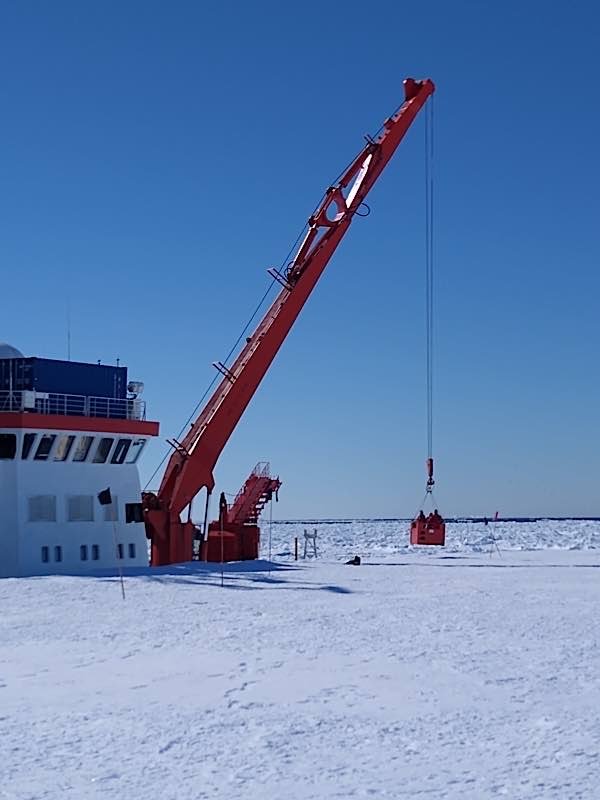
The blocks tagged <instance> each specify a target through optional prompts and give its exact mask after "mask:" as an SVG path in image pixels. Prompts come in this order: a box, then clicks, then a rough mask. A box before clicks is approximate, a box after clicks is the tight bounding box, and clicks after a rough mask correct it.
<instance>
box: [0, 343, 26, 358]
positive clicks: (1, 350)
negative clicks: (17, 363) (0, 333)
mask: <svg viewBox="0 0 600 800" xmlns="http://www.w3.org/2000/svg"><path fill="white" fill-rule="evenodd" d="M0 358H25V356H24V355H23V353H22V352H21V351H20V350H17V348H16V347H13V346H12V345H11V344H8V343H7V342H0Z"/></svg>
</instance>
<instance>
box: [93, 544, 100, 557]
mask: <svg viewBox="0 0 600 800" xmlns="http://www.w3.org/2000/svg"><path fill="white" fill-rule="evenodd" d="M99 558H100V546H99V545H97V544H93V545H92V561H98V559H99Z"/></svg>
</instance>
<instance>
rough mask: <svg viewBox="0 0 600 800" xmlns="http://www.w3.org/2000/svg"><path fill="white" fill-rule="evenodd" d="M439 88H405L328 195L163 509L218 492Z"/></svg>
mask: <svg viewBox="0 0 600 800" xmlns="http://www.w3.org/2000/svg"><path fill="white" fill-rule="evenodd" d="M434 90H435V86H434V84H433V82H432V81H431V80H429V79H427V80H422V81H416V80H413V79H412V78H408V79H406V80H405V81H404V93H405V100H404V102H403V104H402V105H401V107H400V108H399V109H398V111H397V112H396V113H395V114H393V115H392V116H391V117H389V118H388V119H387V120H386V121H385V122H384V124H383V128H382V131H381V133H380V134H379V135H378V136H377V137H376V138H375V139H371V138H368V139H367V143H366V144H365V146H364V147H363V149H362V150H361V152H360V153H359V154H358V156H357V157H356V158H355V160H354V161H353V162H352V164H351V165H350V166H349V167H348V169H347V170H346V172H345V173H344V174H343V175H342V177H341V178H340V179H339V181H338V183H337V184H336V185H335V186H331V187H330V188H329V189H327V191H326V193H325V197H324V199H323V201H322V203H321V205H320V206H319V207H318V208H317V210H316V211H315V213H314V214H313V215H312V216H311V217H310V219H309V221H308V232H307V234H306V236H305V238H304V241H303V242H302V244H301V245H300V248H299V250H298V252H297V253H296V256H295V257H294V259H293V261H292V262H291V264H290V265H289V266H288V268H287V269H286V271H285V272H284V273H282V274H281V273H273V272H271V274H274V275H275V277H276V278H277V279H278V280H279V282H280V283H281V284H282V289H281V291H280V293H279V295H278V296H277V298H276V299H275V301H274V303H273V304H272V305H271V307H270V308H269V310H268V311H267V313H266V314H265V316H264V317H263V319H262V321H261V322H260V323H259V325H258V327H257V328H256V330H255V331H254V333H253V334H252V336H251V337H250V338H249V339H248V340H247V344H246V346H245V347H244V348H243V349H242V351H241V352H240V354H239V355H238V356H237V358H236V359H235V361H234V362H233V364H232V365H231V367H229V368H225V367H223V365H219V366H220V367H221V369H222V372H223V374H224V377H223V380H222V381H221V382H220V383H219V385H218V387H217V388H216V390H215V392H214V393H213V394H212V396H211V397H210V399H209V400H208V402H207V403H206V405H205V406H204V409H203V410H202V411H201V413H200V415H199V416H198V418H197V419H196V421H195V422H194V423H193V424H192V426H191V428H190V430H189V431H188V433H187V434H186V436H185V437H184V439H183V440H182V441H181V443H180V444H181V446H180V447H178V448H177V449H176V450H175V451H174V452H173V453H172V455H171V458H170V460H169V463H168V465H167V468H166V470H165V474H164V477H163V479H162V483H161V486H160V489H159V492H158V499H159V501H160V504H161V506H162V507H163V508H165V510H166V509H168V510H169V512H170V514H171V515H174V514H180V513H181V511H183V509H184V508H185V507H186V506H187V505H188V504H189V503H190V502H191V501H192V499H193V498H194V497H195V496H196V494H197V493H198V492H199V491H200V490H201V489H203V488H207V489H208V490H209V491H212V489H213V487H214V483H215V482H214V478H213V470H214V467H215V465H216V463H217V460H218V458H219V455H220V454H221V451H222V450H223V448H224V447H225V444H226V443H227V441H228V439H229V437H230V436H231V434H232V433H233V430H234V429H235V426H236V425H237V423H238V421H239V419H240V417H241V416H242V414H243V413H244V410H245V409H246V407H247V405H248V404H249V402H250V400H251V399H252V396H253V395H254V393H255V391H256V389H257V388H258V386H259V384H260V382H261V380H262V378H263V377H264V375H265V373H266V372H267V370H268V368H269V366H270V365H271V363H272V361H273V359H274V358H275V356H276V354H277V351H278V350H279V348H280V347H281V345H282V343H283V341H284V340H285V338H286V336H287V334H288V332H289V331H290V328H291V327H292V325H293V323H294V321H295V320H296V318H297V316H298V314H299V313H300V311H301V309H302V307H303V306H304V304H305V302H306V300H307V299H308V297H309V295H310V294H311V292H312V290H313V288H314V287H315V284H316V283H317V281H318V279H319V278H320V276H321V274H322V273H323V270H324V269H325V267H326V266H327V263H328V262H329V260H330V258H331V257H332V255H333V254H334V252H335V250H336V248H337V246H338V244H339V243H340V241H341V239H342V237H343V236H344V234H345V233H346V231H347V230H348V227H349V226H350V223H351V221H352V219H353V217H354V215H355V214H356V212H357V211H358V209H359V208H360V206H361V204H362V203H363V201H364V200H365V198H366V196H367V194H368V193H369V190H370V189H371V187H372V186H373V185H374V183H375V182H376V181H377V179H378V177H379V176H380V174H381V172H382V171H383V169H384V168H385V166H386V164H387V163H388V161H389V160H390V158H391V157H392V155H393V154H394V152H395V150H396V148H397V147H398V145H399V144H400V142H401V141H402V139H403V138H404V135H405V134H406V132H407V130H408V129H409V127H410V126H411V124H412V122H413V120H414V119H415V117H416V116H417V114H418V112H419V111H420V110H421V108H422V107H423V105H424V104H425V102H426V101H427V99H428V98H429V96H430V95H431V94H433V92H434Z"/></svg>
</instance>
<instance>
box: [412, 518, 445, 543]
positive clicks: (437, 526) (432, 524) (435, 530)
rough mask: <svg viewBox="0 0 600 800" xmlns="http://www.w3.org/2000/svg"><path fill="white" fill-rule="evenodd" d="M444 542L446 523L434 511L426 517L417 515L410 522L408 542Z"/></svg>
mask: <svg viewBox="0 0 600 800" xmlns="http://www.w3.org/2000/svg"><path fill="white" fill-rule="evenodd" d="M445 542H446V523H445V522H444V520H443V519H442V517H441V516H440V515H439V514H438V513H437V512H435V511H434V513H433V514H430V515H429V516H428V517H426V516H424V515H419V516H418V517H417V518H416V519H414V520H413V521H412V522H411V524H410V543H411V544H426V545H427V544H428V545H438V546H442V547H443V545H444V544H445Z"/></svg>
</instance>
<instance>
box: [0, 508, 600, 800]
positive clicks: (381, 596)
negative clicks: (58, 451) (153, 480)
mask: <svg viewBox="0 0 600 800" xmlns="http://www.w3.org/2000/svg"><path fill="white" fill-rule="evenodd" d="M267 527H268V526H265V528H264V530H263V554H265V555H266V552H267V548H268V531H267ZM313 527H317V529H318V531H319V535H318V540H317V541H318V544H319V548H320V554H319V555H320V558H319V560H318V561H314V560H310V561H308V560H307V561H302V560H300V561H299V562H297V563H295V562H294V561H293V558H292V553H293V539H294V536H299V537H302V532H303V529H304V528H310V529H312V528H313ZM492 536H494V537H495V538H497V539H498V540H499V542H498V544H499V546H500V549H501V555H498V553H497V552H496V551H495V550H494V552H493V553H492V554H491V555H490V549H491V545H492V544H493V542H491V537H492ZM406 541H407V530H406V525H405V524H404V523H401V524H399V523H394V522H386V523H365V522H352V523H345V524H341V523H335V524H334V523H331V524H323V523H318V524H313V523H310V524H308V523H297V524H278V525H274V528H273V540H272V553H273V559H274V560H275V562H276V563H275V565H274V566H273V567H272V569H271V571H270V572H269V570H268V568H267V567H268V565H267V563H266V562H255V563H249V564H243V565H229V566H227V567H226V571H225V586H224V588H221V585H220V584H221V575H220V566H219V565H208V566H205V565H186V566H182V567H165V568H162V569H161V570H157V571H155V572H150V571H145V572H142V573H139V574H137V575H129V576H127V577H126V592H127V598H126V600H125V602H123V600H122V599H121V596H120V592H119V587H118V582H117V580H116V579H115V578H114V577H112V576H111V577H101V578H76V577H68V576H61V577H50V578H29V579H6V580H2V581H0V602H1V603H2V618H1V620H0V775H1V777H2V780H1V781H0V798H2V800H55V799H56V800H58V798H61V800H65V798H77V800H87V798H119V800H138V799H139V800H142V798H143V799H144V800H148V798H161V800H170V799H171V798H172V799H173V800H175V799H176V800H197V799H198V798H243V799H244V800H245V798H248V799H249V800H258V799H259V798H260V799H261V800H265V798H267V799H268V798H286V800H313V798H367V797H374V798H380V797H381V798H383V797H389V798H402V797H407V798H420V797H422V798H443V799H444V800H446V799H447V798H451V799H452V800H454V799H456V800H458V798H473V800H480V799H482V798H498V797H507V798H510V800H527V799H529V798H543V800H550V799H554V798H556V799H557V800H558V798H560V800H570V799H571V798H585V799H586V800H588V798H589V800H596V798H598V797H599V796H600V657H599V651H598V633H599V621H598V620H599V616H600V615H599V611H600V569H598V567H600V549H598V550H596V549H595V548H596V547H599V545H600V524H599V523H583V522H540V523H532V524H508V523H506V524H499V525H498V526H497V527H494V526H493V525H492V524H490V525H489V526H488V527H487V528H485V527H484V526H483V525H474V524H465V525H453V526H449V531H448V547H447V548H445V549H444V550H423V549H421V550H418V551H417V550H414V549H411V548H409V547H406V546H405V542H406ZM355 553H358V554H359V555H361V557H362V558H363V564H362V566H360V567H351V566H346V565H345V564H344V563H343V561H345V560H346V559H347V558H350V557H351V556H353V555H354V554H355Z"/></svg>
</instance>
